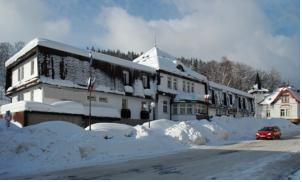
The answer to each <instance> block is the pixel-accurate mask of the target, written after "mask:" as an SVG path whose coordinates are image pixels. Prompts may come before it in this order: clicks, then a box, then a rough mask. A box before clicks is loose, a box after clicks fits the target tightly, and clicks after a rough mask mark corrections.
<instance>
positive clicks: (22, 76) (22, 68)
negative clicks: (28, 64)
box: [20, 66, 24, 80]
mask: <svg viewBox="0 0 302 182" xmlns="http://www.w3.org/2000/svg"><path fill="white" fill-rule="evenodd" d="M20 73H21V77H20V78H21V80H23V79H24V66H21V72H20Z"/></svg>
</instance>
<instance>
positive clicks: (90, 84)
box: [87, 77, 95, 91]
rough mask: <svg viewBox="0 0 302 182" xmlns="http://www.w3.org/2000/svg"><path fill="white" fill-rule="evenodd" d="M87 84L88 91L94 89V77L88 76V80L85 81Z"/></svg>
mask: <svg viewBox="0 0 302 182" xmlns="http://www.w3.org/2000/svg"><path fill="white" fill-rule="evenodd" d="M87 85H88V90H89V91H91V90H94V89H95V78H94V79H92V78H91V77H89V78H88V81H87Z"/></svg>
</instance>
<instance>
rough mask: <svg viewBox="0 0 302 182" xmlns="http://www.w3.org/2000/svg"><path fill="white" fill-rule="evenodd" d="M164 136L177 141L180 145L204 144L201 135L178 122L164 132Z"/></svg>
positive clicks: (183, 123) (188, 125)
mask: <svg viewBox="0 0 302 182" xmlns="http://www.w3.org/2000/svg"><path fill="white" fill-rule="evenodd" d="M166 135H168V136H171V137H173V138H176V139H178V140H179V141H181V142H182V143H186V144H188V143H190V144H196V145H202V144H205V143H206V140H205V138H204V137H203V136H202V134H201V133H200V132H199V131H198V130H196V129H195V128H193V127H192V126H191V125H190V124H189V123H186V122H180V123H179V124H177V125H173V126H172V127H170V128H168V129H167V130H166Z"/></svg>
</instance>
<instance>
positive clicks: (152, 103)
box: [149, 102, 155, 128]
mask: <svg viewBox="0 0 302 182" xmlns="http://www.w3.org/2000/svg"><path fill="white" fill-rule="evenodd" d="M150 106H151V109H152V113H153V118H152V119H153V120H154V119H155V112H154V108H155V102H151V103H150ZM150 127H151V126H150V120H149V128H150Z"/></svg>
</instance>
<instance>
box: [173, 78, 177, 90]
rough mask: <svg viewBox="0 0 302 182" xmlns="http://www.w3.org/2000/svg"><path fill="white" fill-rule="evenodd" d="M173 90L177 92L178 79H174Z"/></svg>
mask: <svg viewBox="0 0 302 182" xmlns="http://www.w3.org/2000/svg"><path fill="white" fill-rule="evenodd" d="M173 89H174V90H177V89H178V88H177V78H173Z"/></svg>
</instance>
